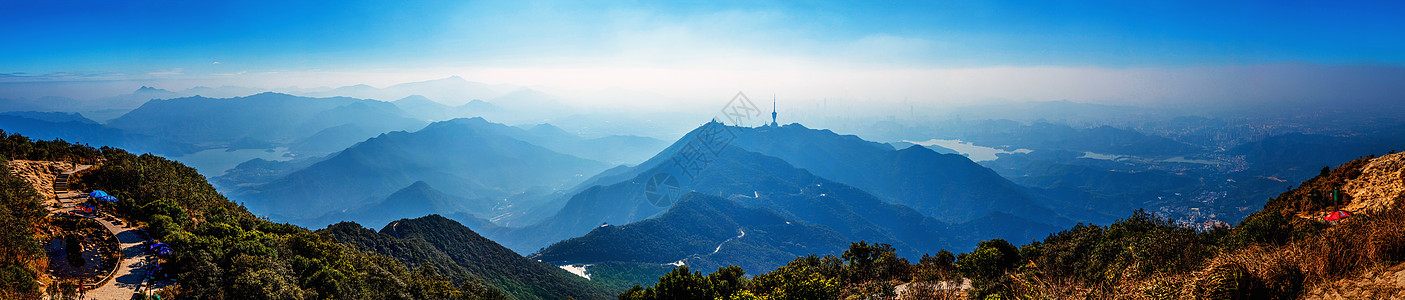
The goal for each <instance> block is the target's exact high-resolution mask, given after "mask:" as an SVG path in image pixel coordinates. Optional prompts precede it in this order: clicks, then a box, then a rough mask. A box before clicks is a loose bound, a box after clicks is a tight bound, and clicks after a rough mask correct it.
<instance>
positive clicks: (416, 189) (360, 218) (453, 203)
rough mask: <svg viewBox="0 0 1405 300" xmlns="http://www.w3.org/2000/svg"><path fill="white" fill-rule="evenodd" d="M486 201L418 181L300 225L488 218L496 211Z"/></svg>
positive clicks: (374, 223)
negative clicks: (439, 217) (426, 217)
mask: <svg viewBox="0 0 1405 300" xmlns="http://www.w3.org/2000/svg"><path fill="white" fill-rule="evenodd" d="M483 200H484V199H465V198H460V197H454V196H452V195H449V194H445V193H444V192H441V191H439V190H437V189H435V188H434V187H432V186H430V185H429V184H428V183H425V182H424V181H416V182H415V183H412V184H410V186H407V187H405V188H403V189H400V190H398V191H395V193H392V194H390V196H387V197H385V199H381V200H379V201H375V202H372V203H368V204H366V205H364V206H360V207H354V208H350V209H347V210H345V211H334V212H330V213H327V214H326V215H323V216H321V217H317V218H314V219H310V220H304V221H300V222H299V223H303V224H308V225H309V226H324V225H329V224H335V223H338V222H344V221H349V222H356V223H360V224H366V225H369V226H376V227H379V226H382V225H385V224H386V223H389V222H390V221H394V220H398V219H401V218H404V217H406V216H424V215H431V214H439V215H445V216H453V215H455V214H466V215H468V216H477V215H486V214H488V213H490V212H491V211H492V209H493V206H494V203H493V202H489V201H483Z"/></svg>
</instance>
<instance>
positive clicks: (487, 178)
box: [237, 119, 606, 219]
mask: <svg viewBox="0 0 1405 300" xmlns="http://www.w3.org/2000/svg"><path fill="white" fill-rule="evenodd" d="M478 120H479V121H481V119H478ZM479 121H472V120H466V119H457V120H451V121H445V122H438V123H434V124H431V125H429V126H428V127H426V128H425V129H423V130H420V131H417V132H413V133H408V132H391V133H388V134H383V135H381V136H379V137H376V138H372V139H369V140H366V141H365V142H361V143H358V144H356V145H355V146H352V147H351V148H347V149H346V150H343V151H341V152H339V153H337V154H335V155H333V156H332V157H330V158H328V159H326V160H323V161H320V162H317V163H315V164H312V165H311V166H308V167H307V168H304V169H301V170H298V171H295V172H292V173H289V174H288V175H287V176H286V177H283V178H281V179H278V180H274V181H272V182H269V183H267V184H263V185H257V186H250V187H246V188H244V189H242V190H240V191H239V192H238V194H237V195H238V197H239V198H241V199H245V201H247V202H248V204H249V206H250V208H253V209H254V210H256V211H260V212H266V213H269V214H271V215H276V216H282V217H285V218H290V219H302V218H309V217H314V216H317V215H321V214H323V213H326V212H330V211H336V210H342V209H347V208H354V207H358V206H361V205H364V204H366V203H370V202H372V201H374V200H376V199H383V198H384V197H386V196H388V195H390V194H391V193H392V192H394V191H396V190H399V189H401V188H404V187H406V186H409V185H410V184H411V183H414V182H416V181H424V182H425V183H428V184H429V185H430V186H434V187H435V188H436V189H439V190H441V191H443V192H445V193H447V194H449V195H454V196H455V197H461V198H467V199H475V200H479V201H486V200H484V199H502V198H507V197H509V196H512V195H516V194H520V193H524V192H528V191H529V190H532V189H535V188H545V189H555V188H559V187H564V186H569V185H571V184H574V183H576V182H578V181H579V180H581V178H584V176H585V174H593V173H595V172H599V171H600V170H604V169H605V167H606V166H605V165H604V164H602V163H599V162H595V161H591V160H586V159H581V158H577V157H574V156H570V155H566V154H561V153H557V152H553V151H551V150H548V149H545V148H542V147H538V146H536V145H532V144H529V143H527V142H523V141H520V140H517V139H513V138H511V137H508V136H504V135H501V134H497V133H495V132H494V131H493V130H491V129H490V128H487V127H484V125H485V123H486V122H479ZM393 217H403V216H393Z"/></svg>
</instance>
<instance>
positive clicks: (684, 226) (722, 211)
mask: <svg viewBox="0 0 1405 300" xmlns="http://www.w3.org/2000/svg"><path fill="white" fill-rule="evenodd" d="M615 245H630V246H629V247H618V246H615ZM848 245H849V243H848V241H847V240H845V239H843V238H842V237H840V235H839V233H838V232H834V231H833V230H830V229H828V228H825V227H821V226H815V225H808V224H802V223H800V222H791V221H790V220H787V219H785V218H783V217H781V216H780V215H778V214H776V213H775V212H772V211H770V210H768V209H764V208H754V207H744V206H742V205H741V204H740V203H737V202H736V201H732V200H727V199H722V198H719V197H716V196H710V195H704V194H699V193H689V194H687V195H684V196H683V197H682V198H681V199H680V200H679V202H678V204H677V205H675V206H673V208H671V209H669V211H668V212H667V213H664V214H663V215H662V216H659V217H658V218H654V219H649V220H644V221H640V222H635V223H631V224H627V225H622V226H601V227H599V228H596V229H594V230H591V231H590V233H589V234H586V235H585V236H582V237H578V238H572V239H569V240H565V241H561V242H560V243H556V244H554V245H552V246H550V247H547V248H546V249H544V250H542V251H541V252H539V253H537V254H534V255H532V256H530V257H529V258H532V259H538V260H542V261H546V262H551V263H553V264H574V263H597V262H640V263H653V264H668V263H673V262H677V261H682V262H684V263H685V264H687V265H688V266H690V267H692V268H696V269H703V270H706V269H714V268H716V267H720V266H726V265H737V266H741V267H743V268H746V269H749V270H769V269H773V268H775V267H778V266H780V265H783V264H785V262H787V261H789V260H790V259H791V258H793V257H795V256H803V255H807V254H814V253H818V254H835V253H837V252H835V251H836V250H838V249H842V248H843V247H847V246H848Z"/></svg>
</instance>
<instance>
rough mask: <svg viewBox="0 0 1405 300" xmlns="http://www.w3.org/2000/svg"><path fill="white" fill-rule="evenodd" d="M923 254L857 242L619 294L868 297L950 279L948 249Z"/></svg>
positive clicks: (677, 273)
mask: <svg viewBox="0 0 1405 300" xmlns="http://www.w3.org/2000/svg"><path fill="white" fill-rule="evenodd" d="M942 254H945V256H943V255H941V254H939V255H938V256H937V257H930V256H927V257H923V259H922V260H921V261H919V262H918V263H917V264H912V263H910V262H908V260H906V259H903V258H899V257H898V256H897V254H896V252H894V250H893V247H892V246H891V245H888V244H869V243H866V242H858V243H853V244H850V245H849V249H848V250H846V251H844V254H843V255H840V256H837V257H836V256H834V255H826V256H823V257H820V256H816V255H810V256H802V257H798V258H796V259H795V260H793V261H791V262H790V263H788V264H786V265H785V266H782V267H780V268H777V269H776V270H774V271H771V272H768V273H765V274H759V275H756V276H754V277H752V278H746V277H744V276H743V275H745V271H744V270H743V269H742V268H740V267H737V266H728V267H721V268H718V269H717V272H713V273H711V274H707V275H703V274H702V273H701V272H696V271H692V270H690V269H689V268H688V267H686V266H682V267H678V268H676V269H674V270H673V271H671V272H669V273H668V274H664V275H663V276H662V277H660V278H659V281H658V283H657V284H655V285H654V286H651V287H647V288H646V287H641V286H634V287H633V288H631V289H630V290H628V291H625V292H624V293H621V294H620V295H619V299H621V300H626V299H632V300H643V299H848V298H858V299H868V298H887V299H891V298H893V297H895V296H896V295H895V294H894V287H895V286H896V285H897V284H901V283H904V282H908V281H912V280H914V279H917V280H921V281H938V280H944V279H951V278H952V274H954V269H955V266H954V265H953V264H952V263H951V259H952V257H951V255H950V254H951V253H949V252H943V253H942ZM911 290H912V291H913V292H911V293H910V295H911V296H915V297H926V298H920V299H931V297H934V296H941V294H942V293H941V292H940V291H938V290H936V289H933V288H927V289H922V288H919V287H917V286H913V287H912V289H911Z"/></svg>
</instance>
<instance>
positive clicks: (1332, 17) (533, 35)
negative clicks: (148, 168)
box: [0, 1, 1405, 107]
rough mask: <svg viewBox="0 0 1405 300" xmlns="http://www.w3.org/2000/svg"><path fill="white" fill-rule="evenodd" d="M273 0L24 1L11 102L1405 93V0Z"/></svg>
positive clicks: (4, 94) (1211, 99)
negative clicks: (212, 96) (465, 95)
mask: <svg viewBox="0 0 1405 300" xmlns="http://www.w3.org/2000/svg"><path fill="white" fill-rule="evenodd" d="M273 5H275V4H271V3H237V4H198V3H184V2H159V1H158V2H151V3H138V4H126V3H106V2H84V1H63V2H36V3H11V4H5V5H3V7H4V8H5V9H3V10H0V11H2V12H0V15H3V16H4V17H5V18H3V19H4V20H5V21H0V24H3V25H5V26H4V28H6V29H0V30H3V31H4V32H5V35H6V36H8V37H10V38H9V39H10V40H11V41H12V44H13V45H23V46H22V47H7V49H4V50H0V54H3V55H0V65H3V67H0V98H10V99H15V98H30V99H33V98H39V97H43V96H62V97H70V98H77V99H81V100H88V99H97V98H102V97H104V96H112V95H119V94H126V93H130V92H131V91H132V90H135V89H136V88H137V87H140V86H152V87H156V88H162V89H167V90H172V91H178V90H183V89H188V88H192V87H197V86H205V87H220V86H241V87H251V88H256V89H263V90H278V89H287V88H289V87H298V88H301V89H317V88H324V89H330V88H336V87H341V86H351V85H358V84H367V85H371V86H374V87H386V86H390V85H394V84H399V83H406V82H417V81H426V80H434V79H440V78H446V77H450V76H459V77H462V78H463V79H465V80H468V81H473V82H481V83H486V84H490V85H504V86H513V87H529V88H534V89H538V90H543V91H547V92H548V93H552V94H553V95H556V96H559V97H562V98H565V99H568V100H572V101H580V102H582V103H599V104H601V105H602V106H615V107H617V106H648V105H650V104H651V103H654V104H656V103H658V102H664V103H668V104H669V105H675V104H678V105H682V106H684V107H687V106H690V105H692V106H707V105H712V104H713V103H716V102H719V101H725V99H726V98H727V97H730V95H732V94H734V93H736V92H737V91H743V92H746V93H748V94H750V95H752V96H753V97H755V98H763V97H762V96H763V95H765V96H770V95H773V94H774V95H777V97H780V98H782V99H786V100H787V101H791V103H803V104H804V105H812V103H816V102H823V101H826V100H828V99H846V100H849V101H861V102H869V103H879V104H887V105H892V106H893V107H900V106H930V107H942V106H950V105H966V104H979V103H982V102H983V101H988V100H991V99H999V100H1011V101H1049V100H1068V101H1073V102H1080V103H1099V104H1112V105H1132V106H1150V107H1164V106H1184V105H1192V106H1205V107H1214V106H1221V105H1249V106H1252V105H1263V104H1292V103H1304V102H1309V103H1310V102H1318V103H1330V102H1342V101H1363V102H1374V101H1394V100H1397V99H1396V98H1394V97H1395V95H1398V94H1400V92H1401V91H1402V89H1405V88H1402V87H1405V67H1403V64H1405V54H1402V53H1405V51H1402V50H1405V38H1402V36H1401V34H1400V33H1399V32H1398V31H1396V30H1393V28H1400V27H1401V26H1400V25H1402V24H1400V23H1402V22H1405V21H1401V20H1398V18H1395V17H1394V16H1396V15H1398V14H1397V13H1395V12H1400V9H1399V7H1395V6H1393V5H1371V4H1350V5H1333V6H1331V7H1313V6H1306V5H1301V6H1287V5H1272V4H1235V5H1221V4H1211V3H1208V2H1179V3H1174V4H1145V3H1137V4H1126V3H1115V2H1109V3H1082V4H1035V5H1030V4H1023V3H1003V2H981V3H952V4H859V5H853V4H847V3H842V2H817V3H808V4H787V3H778V2H763V3H752V2H707V3H687V4H677V3H647V2H646V3H634V2H610V3H605V4H565V3H551V2H523V3H510V4H495V3H458V2H450V1H445V2H431V3H415V4H401V3H394V2H378V1H357V2H351V3H344V4H343V3H339V4H338V5H331V6H327V5H317V4H276V5H279V8H278V9H268V8H269V7H270V6H273ZM1055 12H1057V13H1055ZM602 91H603V92H602ZM612 92H614V93H613V94H612ZM378 100H385V101H392V100H395V99H378ZM435 100H439V101H444V100H446V99H435ZM484 100H486V99H484ZM894 104H897V105H894Z"/></svg>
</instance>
